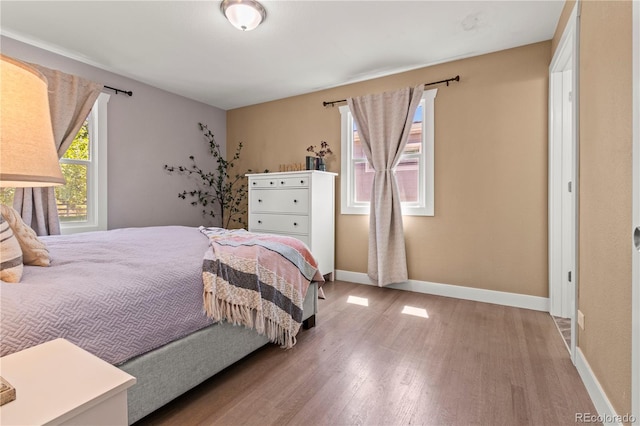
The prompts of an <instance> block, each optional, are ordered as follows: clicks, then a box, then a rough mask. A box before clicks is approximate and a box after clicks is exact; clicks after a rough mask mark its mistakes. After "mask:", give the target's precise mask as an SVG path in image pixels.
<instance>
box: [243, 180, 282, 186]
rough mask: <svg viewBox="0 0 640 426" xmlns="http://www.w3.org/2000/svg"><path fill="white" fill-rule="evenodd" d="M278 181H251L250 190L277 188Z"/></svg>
mask: <svg viewBox="0 0 640 426" xmlns="http://www.w3.org/2000/svg"><path fill="white" fill-rule="evenodd" d="M278 182H279V181H278V179H273V178H271V179H251V182H250V183H249V187H250V188H277V187H278Z"/></svg>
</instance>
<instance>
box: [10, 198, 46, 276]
mask: <svg viewBox="0 0 640 426" xmlns="http://www.w3.org/2000/svg"><path fill="white" fill-rule="evenodd" d="M0 213H1V214H2V216H4V218H5V220H6V221H7V222H8V223H9V226H10V227H11V230H12V231H13V235H15V237H16V239H17V240H18V243H20V249H21V250H22V261H23V263H24V264H25V265H32V266H49V264H50V261H49V250H48V249H47V246H46V245H45V244H44V243H43V242H42V241H40V240H39V239H38V235H37V234H36V231H34V230H33V229H31V227H29V226H28V225H27V224H26V223H24V221H23V220H22V218H21V217H20V213H18V212H17V211H16V209H14V208H13V207H9V206H5V205H1V206H0Z"/></svg>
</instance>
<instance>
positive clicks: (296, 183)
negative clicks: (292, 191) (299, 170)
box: [249, 176, 309, 188]
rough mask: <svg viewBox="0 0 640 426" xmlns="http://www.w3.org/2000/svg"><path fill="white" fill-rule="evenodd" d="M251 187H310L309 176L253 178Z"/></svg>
mask: <svg viewBox="0 0 640 426" xmlns="http://www.w3.org/2000/svg"><path fill="white" fill-rule="evenodd" d="M249 186H250V187H251V188H308V187H309V177H307V176H298V177H277V176H274V177H270V178H268V179H265V178H260V179H251V182H250V183H249Z"/></svg>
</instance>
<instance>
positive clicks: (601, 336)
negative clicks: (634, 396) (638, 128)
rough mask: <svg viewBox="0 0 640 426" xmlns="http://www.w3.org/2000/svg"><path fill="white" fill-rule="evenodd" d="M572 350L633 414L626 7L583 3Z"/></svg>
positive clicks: (618, 403)
mask: <svg viewBox="0 0 640 426" xmlns="http://www.w3.org/2000/svg"><path fill="white" fill-rule="evenodd" d="M581 6H582V9H581V28H580V70H579V71H580V141H579V146H580V175H579V176H580V194H579V197H580V201H579V222H580V223H579V299H578V306H579V309H580V310H581V311H582V312H583V313H584V315H585V329H584V331H582V332H580V334H579V339H578V345H579V347H580V349H581V350H582V352H583V353H584V355H585V358H586V359H587V361H588V362H589V364H590V365H591V368H592V369H593V371H594V373H595V375H596V377H597V379H598V380H599V382H600V384H601V385H602V387H603V389H604V391H605V393H606V394H607V396H608V398H609V400H610V401H611V403H612V404H613V407H614V408H615V410H616V411H617V413H618V414H621V415H623V414H627V413H630V412H631V207H632V205H631V204H632V193H631V177H632V161H631V160H632V158H631V157H632V116H631V111H632V107H631V83H632V79H631V59H632V56H631V28H632V22H631V2H630V1H614V2H612V1H585V2H581Z"/></svg>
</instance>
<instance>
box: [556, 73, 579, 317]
mask: <svg viewBox="0 0 640 426" xmlns="http://www.w3.org/2000/svg"><path fill="white" fill-rule="evenodd" d="M561 96H562V171H561V176H562V178H561V188H560V192H561V210H562V213H561V216H562V219H561V223H562V231H561V233H562V260H561V263H562V275H561V283H560V285H561V291H562V296H561V297H562V299H561V303H560V312H559V314H560V315H558V316H560V317H562V318H571V319H572V320H573V312H574V310H575V284H574V283H575V264H576V254H575V246H576V208H575V196H574V194H575V191H574V189H575V188H574V186H575V182H574V161H575V155H574V148H573V126H574V120H573V102H572V96H573V72H572V70H571V69H566V70H564V71H562V90H561Z"/></svg>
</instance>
